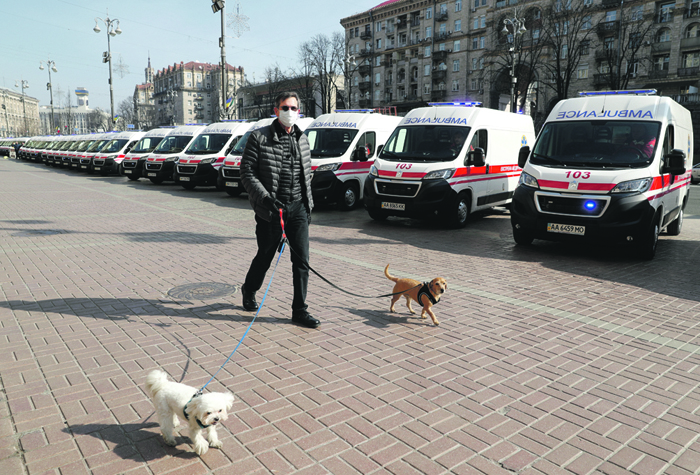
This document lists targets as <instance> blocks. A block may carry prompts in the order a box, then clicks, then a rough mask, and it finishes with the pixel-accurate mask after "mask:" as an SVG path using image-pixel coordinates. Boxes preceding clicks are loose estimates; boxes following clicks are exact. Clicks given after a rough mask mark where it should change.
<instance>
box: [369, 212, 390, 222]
mask: <svg viewBox="0 0 700 475" xmlns="http://www.w3.org/2000/svg"><path fill="white" fill-rule="evenodd" d="M367 212H368V213H369V217H370V218H372V219H373V220H375V221H384V220H386V218H387V215H386V214H384V213H382V212H381V211H378V210H376V209H368V210H367Z"/></svg>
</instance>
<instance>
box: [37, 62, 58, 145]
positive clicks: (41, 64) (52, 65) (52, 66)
mask: <svg viewBox="0 0 700 475" xmlns="http://www.w3.org/2000/svg"><path fill="white" fill-rule="evenodd" d="M44 64H46V67H47V68H48V70H49V82H48V83H46V89H48V90H49V92H50V93H51V133H52V134H53V133H54V132H55V129H54V127H55V126H56V122H55V119H54V116H53V86H52V85H51V71H53V72H54V73H57V72H58V69H56V62H55V61H52V60H50V59H49V60H46V61H39V69H41V70H42V71H43V70H44Z"/></svg>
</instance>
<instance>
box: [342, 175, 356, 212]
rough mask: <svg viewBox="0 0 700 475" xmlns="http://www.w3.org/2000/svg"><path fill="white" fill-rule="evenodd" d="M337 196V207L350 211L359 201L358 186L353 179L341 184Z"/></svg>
mask: <svg viewBox="0 0 700 475" xmlns="http://www.w3.org/2000/svg"><path fill="white" fill-rule="evenodd" d="M341 190H342V191H341V192H340V195H339V196H338V209H340V210H342V211H350V210H351V209H353V208H355V207H356V206H357V205H358V203H359V202H360V187H359V186H358V185H357V183H356V182H354V181H349V182H347V183H345V184H344V185H343V188H342V189H341Z"/></svg>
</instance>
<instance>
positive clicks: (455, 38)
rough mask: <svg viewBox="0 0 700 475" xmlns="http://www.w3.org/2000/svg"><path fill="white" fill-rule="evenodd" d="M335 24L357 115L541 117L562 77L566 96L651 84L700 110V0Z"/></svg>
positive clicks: (444, 4) (419, 9) (476, 8)
mask: <svg viewBox="0 0 700 475" xmlns="http://www.w3.org/2000/svg"><path fill="white" fill-rule="evenodd" d="M559 18H561V19H559ZM340 23H341V25H342V26H343V28H344V29H345V38H346V44H347V54H348V66H347V68H348V70H347V72H346V75H347V79H348V80H347V85H348V89H347V94H349V99H350V103H351V105H352V106H353V107H355V106H359V107H386V106H395V107H396V108H397V110H398V111H399V113H401V112H406V111H408V110H410V109H412V108H415V107H418V106H423V105H425V104H426V103H427V102H437V101H479V102H482V103H483V104H484V106H485V107H490V108H494V109H502V110H514V109H517V110H518V111H522V112H524V113H526V114H531V115H533V116H538V117H540V118H542V117H543V116H544V114H545V113H546V111H547V110H549V108H550V107H551V105H552V104H553V103H555V102H556V101H557V100H558V98H559V92H558V91H561V90H562V88H561V84H560V83H561V82H562V81H559V83H558V80H557V78H558V77H559V78H561V77H562V76H564V75H568V76H567V78H566V79H567V81H566V82H567V84H568V89H566V95H567V96H568V97H571V96H573V95H575V94H577V93H578V91H582V90H594V89H611V88H613V87H611V86H618V87H617V88H619V86H624V88H627V89H632V88H651V87H653V88H656V89H657V90H658V91H659V93H661V94H664V95H669V96H673V97H675V98H676V99H677V100H678V101H679V102H682V103H697V102H698V94H697V93H698V86H699V79H700V35H699V33H700V0H679V2H678V3H676V2H675V1H674V0H665V1H664V0H662V1H655V2H654V1H644V0H627V1H626V2H624V3H621V2H620V1H619V0H532V1H522V0H388V1H385V2H382V3H379V4H378V5H377V6H376V7H374V8H372V9H370V10H368V11H365V12H362V13H358V14H356V15H352V16H350V17H347V18H343V19H342V20H341V21H340ZM570 23H571V25H570ZM574 23H576V25H577V27H576V29H575V30H574V28H573V26H574ZM570 27H571V28H570ZM523 33H525V34H523ZM545 38H546V41H545ZM569 47H571V48H576V49H575V54H572V50H571V49H569ZM574 61H575V63H574ZM567 64H572V65H575V68H570V69H571V70H570V71H568V72H567V71H566V67H567ZM554 65H556V66H554ZM557 68H559V69H557ZM569 76H570V77H569ZM557 87H559V89H557ZM536 122H537V120H536Z"/></svg>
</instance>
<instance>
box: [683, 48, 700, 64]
mask: <svg viewBox="0 0 700 475" xmlns="http://www.w3.org/2000/svg"><path fill="white" fill-rule="evenodd" d="M681 64H682V65H683V67H684V68H697V67H699V66H700V51H691V52H689V53H684V54H683V61H682V63H681Z"/></svg>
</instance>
